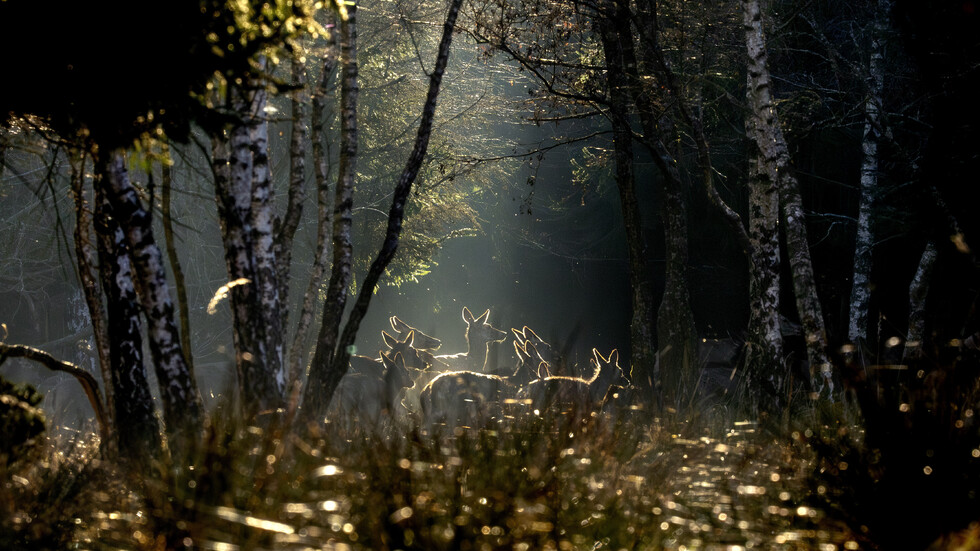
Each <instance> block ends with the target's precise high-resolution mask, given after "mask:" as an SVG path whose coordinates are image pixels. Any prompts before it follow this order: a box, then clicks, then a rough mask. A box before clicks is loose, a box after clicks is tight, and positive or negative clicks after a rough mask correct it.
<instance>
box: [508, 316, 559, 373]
mask: <svg viewBox="0 0 980 551" xmlns="http://www.w3.org/2000/svg"><path fill="white" fill-rule="evenodd" d="M511 331H512V332H513V333H514V337H516V338H517V341H518V342H519V343H521V344H522V345H525V346H526V345H531V348H532V349H533V351H534V352H535V353H536V354H537V357H538V360H539V361H542V362H545V363H546V364H548V371H549V373H551V374H552V375H568V374H569V373H566V369H565V368H566V366H565V360H564V358H563V357H562V354H561V352H559V351H558V349H557V348H555V347H554V346H552V345H551V344H550V343H548V342H547V341H545V340H544V339H542V338H541V337H539V336H538V334H537V333H535V332H534V331H533V330H531V328H530V327H528V326H526V325H525V326H524V327H523V328H522V329H521V330H517V329H513V328H511ZM528 351H529V352H530V351H531V350H528ZM518 356H520V353H518ZM536 368H537V365H535V369H536Z"/></svg>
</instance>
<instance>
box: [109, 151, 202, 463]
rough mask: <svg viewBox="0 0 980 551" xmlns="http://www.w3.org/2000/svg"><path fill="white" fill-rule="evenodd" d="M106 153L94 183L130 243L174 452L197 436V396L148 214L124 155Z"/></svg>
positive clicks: (199, 408)
mask: <svg viewBox="0 0 980 551" xmlns="http://www.w3.org/2000/svg"><path fill="white" fill-rule="evenodd" d="M106 155H107V157H108V158H104V157H103V158H101V159H100V162H101V163H102V166H101V169H102V170H100V173H101V174H102V178H101V181H100V182H99V184H100V185H101V186H102V192H104V193H105V197H106V199H107V203H108V205H109V207H110V208H111V211H112V217H113V218H114V219H115V220H116V221H117V222H118V224H119V227H120V228H121V229H122V231H123V233H124V234H125V237H126V240H125V242H126V245H127V246H128V247H129V256H130V259H131V261H132V268H133V273H134V274H135V278H134V279H135V283H136V285H135V287H136V288H137V289H138V290H139V298H140V303H141V305H142V308H143V314H144V316H145V317H146V321H147V339H148V341H149V345H150V353H151V355H152V357H153V366H154V369H155V371H156V376H157V381H158V382H159V385H160V399H161V402H162V403H163V419H164V423H165V426H166V430H167V435H168V436H169V437H171V450H173V451H176V452H178V454H179V453H180V452H181V450H180V447H181V446H182V445H183V444H184V443H185V441H184V438H188V437H196V436H197V434H198V432H199V431H200V429H201V427H202V424H203V421H204V409H203V406H202V403H201V395H200V394H199V392H198V389H197V384H196V382H195V381H194V376H193V373H191V371H190V368H189V367H188V365H187V363H186V362H185V361H184V356H183V351H182V350H181V346H180V335H179V334H178V332H177V325H176V323H175V322H174V307H173V302H172V301H171V298H170V290H169V286H168V284H167V278H166V274H165V272H164V265H163V256H162V254H161V253H160V249H159V247H157V244H156V241H155V240H154V238H153V230H152V227H151V219H150V213H149V212H148V211H147V210H146V209H145V208H143V205H142V204H141V203H140V200H139V196H138V194H137V193H136V189H135V188H134V187H133V185H132V184H131V183H130V181H129V174H128V172H127V170H126V161H125V159H124V157H123V154H122V153H121V152H118V151H117V152H113V153H106Z"/></svg>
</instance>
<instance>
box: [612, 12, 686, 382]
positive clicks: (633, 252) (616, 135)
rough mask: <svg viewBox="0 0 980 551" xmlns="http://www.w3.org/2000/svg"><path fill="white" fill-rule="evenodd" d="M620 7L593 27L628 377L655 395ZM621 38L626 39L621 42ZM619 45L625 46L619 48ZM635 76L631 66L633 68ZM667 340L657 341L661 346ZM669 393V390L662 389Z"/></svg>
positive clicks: (625, 25) (625, 29)
mask: <svg viewBox="0 0 980 551" xmlns="http://www.w3.org/2000/svg"><path fill="white" fill-rule="evenodd" d="M622 9H624V8H623V6H621V5H618V4H615V3H613V2H605V3H603V4H602V5H601V9H600V10H599V12H598V14H597V17H596V19H595V25H596V27H597V31H598V32H599V36H600V37H601V39H602V49H603V53H604V56H605V64H606V68H607V71H606V86H607V92H608V106H609V120H610V124H611V125H612V129H613V147H614V155H615V157H614V158H615V162H616V173H615V174H616V187H617V188H618V190H619V202H620V211H621V212H622V214H623V225H624V227H625V229H626V245H627V250H628V251H629V273H630V285H631V288H632V290H633V297H632V306H633V316H632V320H631V322H630V348H631V349H632V354H631V356H632V358H631V364H632V370H633V371H632V372H633V378H634V384H637V385H639V386H641V387H643V388H646V389H648V391H650V392H654V391H659V390H661V387H662V386H669V385H662V383H663V382H664V381H663V380H662V379H663V377H664V376H665V371H666V372H670V369H666V370H665V369H664V367H663V365H662V364H661V370H660V373H655V368H656V366H657V356H656V351H655V348H654V342H655V320H656V314H655V306H654V304H655V301H654V296H653V285H652V282H651V281H650V275H649V273H648V270H647V267H646V261H647V260H648V258H649V254H648V247H647V242H646V240H645V239H644V237H643V229H642V228H643V226H642V221H641V215H640V207H639V202H638V200H637V196H636V176H635V174H634V170H633V168H634V167H633V162H634V158H633V156H634V155H633V130H632V128H631V126H630V111H631V105H632V103H631V101H630V82H629V80H628V78H627V65H628V64H629V61H628V60H627V56H629V55H630V54H627V53H626V52H624V49H626V48H629V49H630V52H631V51H632V37H631V34H630V23H629V18H628V13H624V12H623V11H622ZM620 33H624V34H625V35H626V37H625V38H624V37H623V36H621V34H620ZM624 42H625V44H624ZM633 69H634V72H635V62H634V66H633ZM667 342H668V339H667V338H662V339H661V341H660V345H661V347H663V346H664V345H666V344H667ZM663 390H667V391H670V390H672V389H671V388H663Z"/></svg>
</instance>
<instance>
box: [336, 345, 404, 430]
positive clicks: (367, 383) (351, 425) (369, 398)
mask: <svg viewBox="0 0 980 551" xmlns="http://www.w3.org/2000/svg"><path fill="white" fill-rule="evenodd" d="M379 356H380V358H381V365H382V369H381V370H374V369H373V368H372V369H366V370H364V371H353V370H352V371H351V372H348V373H347V374H345V375H344V377H343V378H342V379H341V380H340V384H339V385H337V389H336V390H335V391H334V395H333V398H332V399H331V401H330V408H329V410H328V414H327V418H328V419H329V420H330V421H331V422H332V423H337V424H338V425H339V426H341V427H344V428H346V429H347V431H348V433H349V432H351V431H353V430H356V429H357V428H358V427H362V428H364V429H366V430H377V429H378V428H380V427H381V426H382V424H383V422H384V421H385V420H386V419H389V418H394V417H395V416H396V415H398V414H399V408H400V407H401V401H400V399H399V394H400V393H401V392H402V391H403V390H404V389H407V388H410V387H411V386H412V385H413V384H414V380H413V379H412V376H411V373H410V371H409V368H408V367H406V365H405V358H404V357H403V356H402V355H401V353H396V354H394V355H390V354H387V353H385V352H380V351H379Z"/></svg>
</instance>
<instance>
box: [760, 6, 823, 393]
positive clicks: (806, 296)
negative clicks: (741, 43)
mask: <svg viewBox="0 0 980 551" xmlns="http://www.w3.org/2000/svg"><path fill="white" fill-rule="evenodd" d="M742 7H743V16H744V17H743V23H744V28H745V43H746V48H747V50H748V65H749V66H748V90H747V95H748V100H749V108H750V116H751V117H752V118H753V123H752V124H753V127H754V128H753V130H754V136H753V137H754V139H755V143H756V146H757V147H758V150H759V154H760V162H761V163H762V166H763V170H765V171H767V172H768V173H769V178H770V179H771V180H772V181H773V182H776V185H777V189H778V190H779V200H780V212H781V219H782V221H783V222H784V224H783V227H784V235H785V237H786V249H787V253H788V256H789V258H788V261H789V265H790V268H791V272H792V275H793V290H794V293H795V295H796V307H797V310H798V311H799V314H800V321H801V323H802V325H803V330H804V332H805V336H806V346H807V358H808V359H809V361H810V366H811V370H815V371H816V372H817V373H818V376H817V381H816V383H815V384H816V385H817V388H818V390H819V391H821V392H823V391H826V396H827V397H828V398H831V399H832V397H833V377H832V373H831V366H830V362H829V360H828V358H827V336H826V330H825V328H824V322H823V313H822V310H821V307H820V302H819V299H818V297H817V287H816V280H815V278H814V276H813V265H812V263H811V261H810V252H809V244H808V242H807V236H806V220H805V217H804V213H803V204H802V199H801V198H800V190H799V183H798V182H797V180H796V177H795V175H794V174H793V168H792V166H791V160H790V156H789V149H788V148H787V145H786V139H785V137H784V136H783V131H782V128H780V126H779V117H778V115H777V113H776V107H775V104H774V102H773V97H772V80H771V78H770V76H769V62H768V53H767V49H766V38H765V33H764V32H763V28H762V10H761V8H760V6H759V1H758V0H742Z"/></svg>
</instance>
